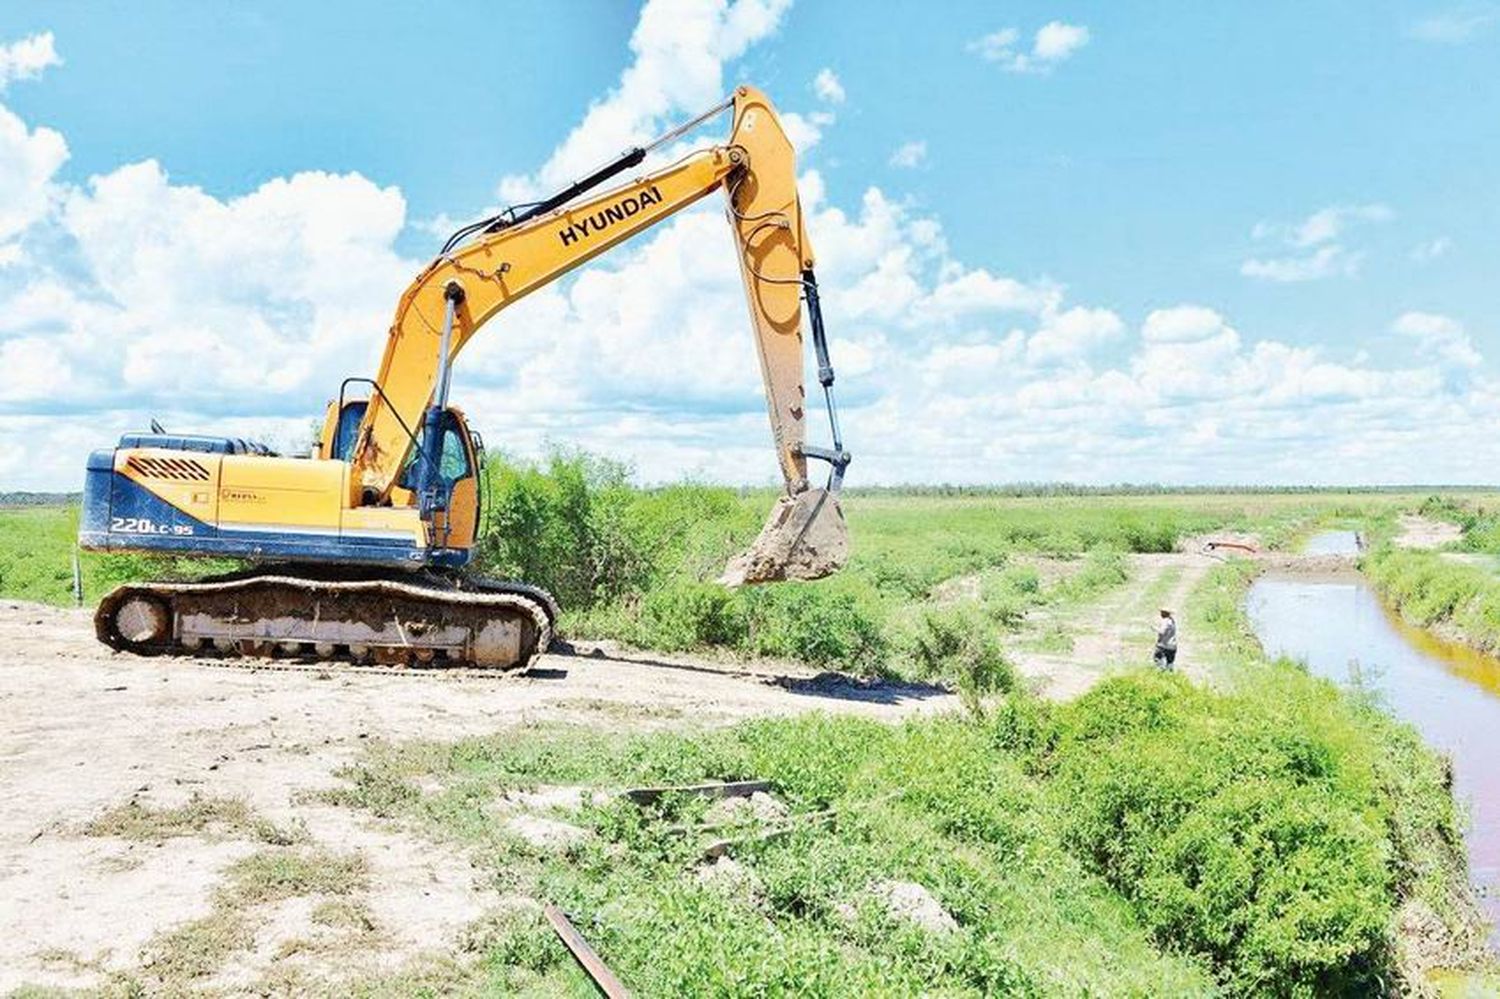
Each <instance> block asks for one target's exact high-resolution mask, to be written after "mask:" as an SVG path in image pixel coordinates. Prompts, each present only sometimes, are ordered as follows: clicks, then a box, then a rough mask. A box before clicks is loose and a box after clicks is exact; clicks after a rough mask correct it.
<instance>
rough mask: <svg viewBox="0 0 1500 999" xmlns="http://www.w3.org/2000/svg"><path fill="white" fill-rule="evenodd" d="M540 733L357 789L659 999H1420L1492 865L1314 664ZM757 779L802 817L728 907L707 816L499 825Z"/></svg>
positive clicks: (1426, 764)
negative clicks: (552, 910) (1060, 998)
mask: <svg viewBox="0 0 1500 999" xmlns="http://www.w3.org/2000/svg"><path fill="white" fill-rule="evenodd" d="M976 613H977V612H976ZM948 631H949V633H951V634H952V635H953V636H954V640H953V641H952V642H950V643H949V644H947V645H946V646H945V647H946V648H948V649H949V650H950V652H951V651H952V650H954V649H957V648H961V647H962V641H961V638H962V635H963V634H964V633H963V632H962V631H961V630H959V629H956V628H950V629H948ZM524 736H525V737H524V738H517V737H516V735H515V733H506V734H502V735H491V736H484V737H477V738H473V739H468V740H464V741H462V742H460V743H458V744H456V745H454V746H451V747H447V748H446V749H443V748H440V747H431V746H425V745H418V746H414V747H412V748H410V749H409V750H406V751H404V752H403V751H402V750H400V749H399V748H395V747H371V748H370V749H369V750H367V752H366V755H365V758H364V759H363V760H362V761H361V762H359V763H358V764H356V766H354V767H352V768H350V769H349V770H347V771H345V772H344V773H343V774H341V776H343V777H344V778H345V779H347V780H350V781H352V782H353V784H352V787H353V788H378V787H385V786H388V785H396V784H399V785H401V786H403V787H407V788H410V787H413V786H414V785H416V784H417V783H421V784H424V785H426V784H436V785H437V786H440V787H443V788H445V790H443V791H439V792H436V793H435V794H427V795H418V794H416V793H415V792H410V793H409V794H408V795H406V796H392V795H381V796H376V797H375V799H374V800H376V801H386V800H390V801H394V802H397V803H398V804H397V807H398V809H399V810H400V811H401V813H403V814H406V815H409V816H411V817H413V818H414V819H416V820H418V821H421V822H426V823H431V824H434V825H435V826H436V827H437V829H438V830H439V831H440V832H441V833H442V834H443V835H448V836H459V837H462V838H465V839H468V840H470V841H472V842H473V843H474V845H475V846H476V847H477V849H475V851H474V856H475V857H476V858H480V860H479V862H480V863H482V864H484V865H486V866H488V867H490V868H491V869H492V871H493V872H494V874H495V876H496V877H498V878H500V879H502V882H503V883H504V884H505V885H506V886H507V888H508V890H513V891H517V892H521V893H525V894H531V895H533V896H545V897H548V898H551V899H554V900H555V901H556V902H557V904H559V905H562V906H564V907H565V908H566V909H568V910H569V911H576V912H579V913H585V914H596V915H597V918H596V919H595V920H594V922H593V923H592V926H593V929H592V930H591V931H590V942H591V943H593V944H594V945H595V946H596V948H598V949H599V950H600V952H601V954H602V956H603V957H604V958H605V960H606V961H608V962H609V964H610V965H611V967H612V968H614V969H615V970H616V971H617V972H618V973H619V974H620V975H621V976H622V977H623V978H624V979H625V981H627V982H628V983H630V985H631V987H632V988H634V989H636V990H637V991H638V992H639V993H640V994H653V995H654V994H662V995H678V994H692V993H693V992H694V990H698V989H706V990H708V991H710V992H714V993H715V994H717V993H719V992H724V993H728V994H744V995H772V994H782V993H787V994H791V993H796V994H827V995H844V994H852V995H869V994H891V993H895V994H903V995H905V994H933V995H992V994H999V995H1027V996H1030V995H1035V996H1044V995H1045V996H1050V995H1173V996H1176V995H1211V994H1230V995H1246V996H1249V995H1255V996H1260V995H1296V996H1313V995H1351V996H1352V995H1383V994H1395V993H1396V991H1397V990H1399V989H1400V988H1401V987H1402V986H1403V985H1410V984H1412V983H1404V982H1402V980H1401V978H1400V976H1401V969H1400V967H1399V966H1398V964H1397V960H1396V956H1395V953H1394V950H1393V948H1392V945H1391V944H1392V937H1393V931H1394V924H1395V922H1396V920H1395V912H1394V910H1395V907H1396V905H1397V904H1398V903H1399V902H1400V901H1402V900H1404V899H1408V898H1419V899H1421V900H1422V901H1423V902H1425V903H1427V904H1430V905H1432V906H1433V908H1434V911H1436V912H1437V914H1438V917H1439V918H1440V919H1442V920H1444V925H1445V928H1446V927H1449V926H1450V925H1451V926H1453V927H1459V926H1462V925H1466V924H1463V923H1462V922H1461V919H1462V918H1466V917H1460V916H1458V915H1456V914H1455V910H1454V909H1453V908H1452V905H1447V906H1446V907H1445V903H1444V902H1443V901H1442V900H1443V899H1444V898H1449V899H1452V898H1456V897H1459V895H1458V894H1456V893H1458V892H1461V891H1462V884H1463V878H1464V866H1463V860H1462V854H1461V846H1460V845H1459V844H1460V839H1459V835H1458V818H1457V815H1456V812H1455V807H1454V804H1453V801H1452V798H1451V796H1450V795H1449V793H1448V790H1447V787H1446V784H1445V778H1444V774H1443V770H1442V766H1441V762H1440V761H1439V760H1438V758H1437V757H1436V756H1435V755H1434V754H1433V753H1431V752H1430V751H1429V750H1427V749H1426V748H1425V747H1423V746H1422V744H1421V742H1420V740H1419V739H1418V738H1417V736H1416V735H1415V733H1414V732H1413V731H1412V730H1411V729H1409V728H1407V727H1405V726H1402V725H1399V724H1397V723H1395V722H1394V721H1392V720H1391V719H1390V718H1389V717H1387V716H1385V715H1382V714H1380V713H1379V712H1378V711H1376V710H1375V709H1374V708H1373V707H1372V706H1371V705H1370V704H1369V703H1368V702H1366V701H1364V700H1362V699H1361V698H1359V697H1357V696H1350V695H1348V694H1345V693H1342V692H1340V691H1339V690H1338V689H1337V688H1335V687H1333V686H1332V685H1330V684H1327V683H1324V682H1322V681H1319V680H1316V679H1314V678H1312V677H1310V676H1309V675H1307V674H1306V673H1304V672H1302V671H1299V670H1297V669H1295V668H1293V667H1292V666H1290V665H1287V664H1262V666H1261V667H1260V668H1259V670H1258V672H1255V673H1246V674H1245V676H1244V677H1243V679H1242V680H1241V681H1240V682H1239V683H1237V684H1236V686H1235V687H1234V688H1233V689H1231V690H1229V691H1227V692H1224V691H1215V690H1209V689H1204V688H1199V687H1195V686H1193V685H1191V684H1189V683H1187V682H1186V681H1184V680H1183V678H1181V677H1180V676H1175V675H1164V674H1159V673H1156V672H1154V671H1141V672H1138V673H1132V674H1127V675H1125V676H1122V677H1119V678H1116V679H1112V680H1109V681H1106V682H1105V683H1103V684H1102V685H1100V686H1099V687H1098V688H1096V690H1095V691H1094V692H1092V693H1090V694H1088V695H1086V696H1084V697H1083V698H1081V699H1080V700H1078V701H1076V702H1073V703H1071V704H1067V705H1050V704H1047V703H1045V702H1043V701H1040V700H1038V699H1035V698H1032V697H1029V696H1027V695H1024V694H1019V693H1012V694H1010V695H1007V696H1005V697H1002V698H1000V699H998V700H997V701H995V702H994V703H993V704H992V705H991V707H990V709H989V711H988V713H987V714H986V716H985V717H984V718H983V719H981V720H973V719H967V718H965V717H963V716H962V715H958V714H946V715H940V716H936V717H932V716H928V717H919V718H913V719H910V720H908V721H907V722H905V723H902V724H899V725H887V724H882V723H878V722H874V721H871V720H868V719H861V718H857V717H852V716H827V715H820V714H808V715H802V716H799V717H792V718H762V719H757V720H753V721H748V722H743V723H741V724H739V725H736V726H734V727H732V728H729V729H715V730H711V731H707V732H703V731H698V732H692V731H689V732H686V733H684V732H674V731H657V732H645V733H641V732H609V731H601V730H597V729H583V728H556V727H537V728H531V729H528V730H527V731H526V732H525V733H524ZM427 772H431V773H433V774H434V775H435V776H437V777H438V780H436V781H432V782H429V781H419V780H418V778H419V777H420V775H421V774H423V773H427ZM752 777H753V778H757V779H761V780H766V781H769V782H770V783H771V784H772V785H773V787H774V793H775V795H776V796H777V797H778V798H779V799H780V800H781V801H783V802H784V803H785V804H786V805H787V806H788V807H789V808H790V810H791V813H792V815H793V816H795V818H791V819H789V820H786V821H785V823H784V824H782V823H778V829H780V830H781V832H780V834H779V835H776V836H772V837H759V836H746V837H745V838H743V839H741V840H739V841H738V842H737V843H736V845H735V848H734V859H735V862H736V864H737V865H738V866H737V868H736V870H737V871H739V872H741V873H742V874H743V876H744V877H746V878H747V879H749V880H750V882H751V887H740V888H733V889H730V890H724V889H714V888H710V887H708V886H707V885H706V884H705V883H704V882H703V881H701V880H700V879H699V878H698V877H695V876H692V875H691V874H690V873H688V872H691V871H693V870H695V869H697V868H698V867H699V866H700V865H701V864H702V847H703V843H704V842H705V840H703V839H701V838H695V837H693V836H690V835H689V836H685V835H683V834H682V833H683V827H684V824H687V825H691V824H692V823H695V822H697V821H699V820H700V819H701V818H702V809H703V808H704V803H703V802H701V801H687V800H672V801H668V802H665V803H664V804H663V805H662V807H660V808H658V809H652V810H645V811H642V810H638V809H636V808H634V806H630V805H628V804H623V803H616V804H612V805H608V806H603V807H596V808H587V809H584V810H583V811H582V812H580V813H579V814H578V816H577V818H576V819H575V820H574V821H578V822H581V823H584V824H587V825H589V826H590V827H591V828H592V830H593V832H594V834H595V835H594V836H593V837H591V838H590V840H589V841H588V842H587V843H585V844H584V845H583V846H581V847H580V849H579V850H578V851H577V853H576V854H573V855H570V856H567V857H550V856H542V857H539V856H537V855H535V854H533V853H531V852H527V851H519V852H518V848H517V847H516V846H515V845H514V843H512V842H511V841H510V840H507V839H506V838H504V836H503V835H502V834H501V833H499V832H497V828H496V823H495V822H494V821H493V817H492V814H491V813H490V812H489V811H488V809H489V808H490V807H491V806H490V803H492V802H493V801H494V800H495V798H496V796H497V795H498V794H499V793H500V792H501V791H503V790H505V789H507V788H511V787H518V786H529V785H532V784H536V783H556V782H565V783H577V784H583V785H587V786H594V787H619V786H622V785H624V786H631V785H642V784H661V783H690V782H696V781H701V780H732V779H743V778H752ZM703 832H704V833H705V834H710V835H712V836H718V835H722V833H721V832H720V831H717V830H714V831H711V830H703ZM883 880H900V881H908V882H915V883H917V884H919V885H921V886H923V887H924V888H925V889H926V890H927V891H928V892H929V893H930V894H931V895H932V897H933V898H934V899H935V900H936V901H937V902H938V904H940V905H941V906H942V907H943V909H944V910H945V911H946V912H947V913H948V914H949V915H950V916H951V917H952V918H953V920H954V923H955V924H956V928H954V929H952V930H951V931H949V932H947V933H937V934H935V933H926V932H922V931H920V930H918V929H917V928H915V927H913V926H911V925H909V924H907V923H905V922H904V921H902V920H898V919H893V918H892V917H891V915H890V914H889V913H887V912H884V911H882V908H881V907H880V906H879V905H874V904H872V902H871V898H870V886H871V885H872V883H874V882H879V881H883ZM498 929H499V932H496V933H494V934H492V935H491V936H490V937H489V938H488V939H487V940H485V942H484V943H483V946H484V947H485V948H486V949H487V950H488V954H489V956H490V958H491V959H492V960H493V961H494V962H496V963H497V964H498V965H503V966H519V967H521V968H523V969H524V968H533V969H538V968H540V967H541V966H542V962H540V961H538V960H537V954H538V953H539V950H538V949H537V948H535V947H534V946H532V944H533V941H531V940H530V939H529V935H530V933H531V932H532V931H531V929H530V928H528V927H525V926H522V927H514V926H512V925H511V924H510V923H505V924H502V925H501V926H499V927H498ZM518 929H519V930H520V931H522V935H521V936H520V937H517V936H516V935H515V934H516V931H517V930H518Z"/></svg>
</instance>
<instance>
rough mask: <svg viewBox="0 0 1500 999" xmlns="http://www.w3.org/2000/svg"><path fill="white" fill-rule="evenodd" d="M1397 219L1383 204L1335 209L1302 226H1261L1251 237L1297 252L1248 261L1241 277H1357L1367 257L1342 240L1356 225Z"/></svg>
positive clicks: (1316, 214)
mask: <svg viewBox="0 0 1500 999" xmlns="http://www.w3.org/2000/svg"><path fill="white" fill-rule="evenodd" d="M1394 217H1395V213H1394V212H1392V211H1391V209H1390V208H1389V207H1388V206H1386V205H1382V204H1367V205H1332V206H1330V207H1328V208H1323V209H1320V210H1319V211H1316V212H1313V213H1312V214H1311V215H1309V216H1308V217H1307V218H1305V219H1303V220H1302V221H1300V222H1294V223H1279V222H1257V223H1256V224H1255V227H1254V228H1253V229H1252V230H1251V233H1250V235H1251V238H1252V239H1254V240H1257V241H1263V240H1274V241H1275V242H1279V243H1280V244H1282V246H1284V247H1286V248H1287V249H1289V250H1291V251H1293V252H1291V253H1287V254H1284V255H1281V256H1275V257H1251V258H1248V259H1246V260H1245V261H1244V262H1243V263H1242V264H1241V265H1240V273H1241V274H1243V275H1244V276H1246V277H1252V278H1259V279H1261V280H1265V281H1279V282H1297V281H1317V280H1321V279H1323V278H1329V277H1353V276H1354V275H1356V274H1358V273H1359V268H1360V264H1361V263H1362V262H1363V261H1364V256H1365V255H1364V253H1363V252H1361V251H1357V250H1351V249H1349V248H1348V247H1347V246H1346V245H1344V243H1343V242H1340V240H1341V238H1342V237H1343V236H1344V235H1345V234H1346V232H1347V231H1348V230H1349V229H1350V227H1351V226H1352V225H1355V224H1360V223H1374V222H1387V221H1389V220H1391V219H1392V218H1394Z"/></svg>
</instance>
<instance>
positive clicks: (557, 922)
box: [542, 905, 630, 999]
mask: <svg viewBox="0 0 1500 999" xmlns="http://www.w3.org/2000/svg"><path fill="white" fill-rule="evenodd" d="M542 912H543V913H544V914H545V915H546V916H547V922H549V923H551V924H552V929H553V930H555V931H556V932H557V936H558V939H559V940H561V941H562V942H563V946H564V947H566V948H568V951H569V952H570V953H572V955H573V958H574V959H575V960H576V961H577V962H578V964H579V966H580V967H582V968H583V970H584V971H585V972H586V973H587V974H588V976H589V977H590V978H592V979H593V980H594V984H595V985H597V986H598V987H599V991H600V992H601V993H603V994H604V995H605V996H607V997H608V999H627V997H628V996H629V995H630V993H629V992H627V991H626V990H625V986H624V984H623V983H622V982H621V981H620V980H619V979H618V978H616V977H615V974H614V972H612V971H610V970H609V967H608V966H607V965H605V963H604V961H603V959H602V958H600V957H599V955H598V954H597V953H595V952H594V948H592V947H590V946H589V942H588V941H587V940H585V939H583V934H582V933H579V932H578V928H577V927H575V926H574V925H573V924H572V923H570V922H569V921H568V917H567V916H566V915H564V914H563V911H562V910H561V909H559V908H558V907H557V906H555V905H548V906H546V907H545V908H543V910H542Z"/></svg>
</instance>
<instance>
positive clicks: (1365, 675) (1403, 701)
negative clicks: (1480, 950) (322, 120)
mask: <svg viewBox="0 0 1500 999" xmlns="http://www.w3.org/2000/svg"><path fill="white" fill-rule="evenodd" d="M1331 533H1332V534H1336V535H1339V536H1338V537H1330V536H1320V537H1318V538H1315V539H1313V543H1310V544H1309V547H1308V551H1309V552H1313V551H1316V552H1317V553H1319V554H1346V553H1351V552H1353V551H1355V550H1357V548H1356V540H1355V536H1354V534H1353V533H1352V532H1331ZM1246 608H1247V611H1248V613H1249V617H1250V621H1251V625H1252V627H1253V628H1254V630H1255V634H1256V635H1257V637H1258V638H1259V639H1260V642H1261V645H1262V646H1263V647H1264V648H1265V650H1266V652H1267V653H1268V654H1269V655H1272V656H1282V655H1284V656H1289V657H1291V658H1293V659H1297V660H1301V661H1302V662H1305V663H1306V664H1307V667H1308V669H1310V670H1311V671H1312V672H1313V673H1315V674H1317V675H1319V676H1323V677H1327V678H1328V679H1330V680H1333V681H1335V682H1338V683H1345V684H1348V683H1356V682H1357V683H1361V684H1363V685H1365V686H1366V687H1367V688H1369V689H1372V690H1374V691H1377V692H1378V693H1379V696H1380V698H1381V701H1382V702H1383V703H1384V704H1385V705H1387V706H1388V707H1389V709H1390V710H1391V712H1392V713H1393V714H1395V715H1396V716H1397V717H1399V718H1401V719H1403V720H1405V721H1408V722H1410V723H1411V724H1412V725H1414V726H1415V727H1416V728H1417V730H1418V731H1420V732H1421V733H1422V736H1423V738H1425V739H1426V740H1427V742H1428V744H1429V745H1431V746H1434V747H1436V748H1437V749H1439V750H1440V751H1442V752H1445V753H1447V754H1448V755H1449V756H1450V757H1451V758H1452V760H1453V771H1454V792H1455V794H1456V795H1457V797H1458V799H1459V801H1460V802H1461V803H1462V804H1463V805H1464V806H1465V807H1466V808H1467V810H1468V814H1469V823H1468V830H1467V835H1466V840H1467V845H1468V850H1469V864H1470V876H1471V877H1472V879H1473V880H1474V883H1475V885H1476V886H1477V887H1478V888H1479V889H1480V897H1481V900H1482V902H1483V904H1484V907H1485V912H1486V914H1487V915H1488V916H1489V918H1490V920H1491V925H1492V927H1493V926H1494V925H1495V923H1496V922H1497V921H1500V660H1497V659H1494V658H1492V657H1490V656H1486V655H1484V654H1482V653H1479V652H1476V651H1475V650H1473V649H1470V648H1468V647H1467V646H1463V645H1458V644H1455V643H1452V642H1446V641H1443V640H1442V639H1440V638H1438V637H1436V636H1434V635H1433V634H1432V633H1430V632H1426V631H1422V630H1421V629H1418V628H1413V627H1411V626H1410V625H1408V624H1406V623H1405V622H1404V621H1402V620H1401V619H1400V617H1399V616H1397V615H1396V614H1394V613H1392V612H1391V611H1390V610H1388V609H1387V608H1386V607H1385V605H1384V604H1383V603H1382V602H1381V600H1380V598H1379V596H1377V594H1376V593H1375V591H1374V589H1373V588H1372V587H1371V586H1370V585H1369V584H1368V583H1366V582H1365V580H1364V577H1362V576H1360V575H1359V574H1358V573H1355V572H1353V571H1347V572H1338V573H1329V574H1326V575H1306V574H1280V573H1274V572H1273V573H1268V574H1266V575H1264V576H1262V577H1261V578H1260V579H1258V580H1257V581H1256V582H1255V583H1254V584H1253V585H1252V586H1251V589H1250V595H1249V597H1248V601H1247V604H1246ZM1497 943H1500V934H1497V935H1492V937H1491V944H1492V945H1496V944H1497Z"/></svg>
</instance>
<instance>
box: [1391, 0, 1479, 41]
mask: <svg viewBox="0 0 1500 999" xmlns="http://www.w3.org/2000/svg"><path fill="white" fill-rule="evenodd" d="M1497 21H1500V7H1497V6H1496V5H1495V4H1493V3H1471V4H1466V5H1464V6H1461V7H1457V8H1454V9H1453V10H1449V11H1445V12H1443V13H1440V14H1432V15H1430V16H1428V17H1424V18H1421V19H1420V20H1417V21H1413V22H1412V23H1411V24H1410V25H1409V26H1408V27H1407V34H1408V35H1410V36H1411V37H1412V38H1415V39H1418V40H1419V41H1424V42H1438V43H1441V44H1445V45H1462V44H1463V43H1464V42H1468V41H1472V40H1473V39H1475V38H1477V37H1479V36H1480V35H1481V34H1483V33H1484V32H1486V31H1488V30H1489V28H1490V27H1491V26H1492V25H1493V24H1495V23H1496V22H1497Z"/></svg>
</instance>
